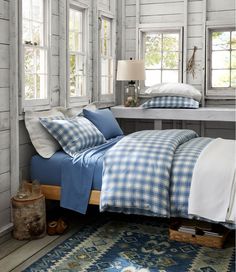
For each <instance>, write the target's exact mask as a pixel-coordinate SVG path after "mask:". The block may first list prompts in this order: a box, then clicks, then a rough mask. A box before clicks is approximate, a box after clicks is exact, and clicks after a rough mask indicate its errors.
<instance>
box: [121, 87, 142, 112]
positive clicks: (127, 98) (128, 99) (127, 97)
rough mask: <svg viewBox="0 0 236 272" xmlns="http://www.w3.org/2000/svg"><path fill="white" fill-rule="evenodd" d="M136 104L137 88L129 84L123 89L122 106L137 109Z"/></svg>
mask: <svg viewBox="0 0 236 272" xmlns="http://www.w3.org/2000/svg"><path fill="white" fill-rule="evenodd" d="M132 83H133V82H132ZM138 104H139V103H138V88H137V86H136V85H135V84H130V82H129V85H128V86H126V87H125V94H124V105H125V107H137V106H138Z"/></svg>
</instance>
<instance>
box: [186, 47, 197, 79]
mask: <svg viewBox="0 0 236 272" xmlns="http://www.w3.org/2000/svg"><path fill="white" fill-rule="evenodd" d="M196 51H197V46H194V47H193V54H192V56H191V58H190V59H189V60H188V63H187V69H186V71H187V73H190V74H191V75H192V76H193V78H194V76H195V53H196Z"/></svg>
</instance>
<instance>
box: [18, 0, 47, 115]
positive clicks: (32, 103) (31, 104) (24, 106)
mask: <svg viewBox="0 0 236 272" xmlns="http://www.w3.org/2000/svg"><path fill="white" fill-rule="evenodd" d="M22 1H23V0H21V1H19V11H18V12H19V75H20V76H19V86H20V94H21V105H20V107H19V108H20V113H22V112H24V111H26V110H42V109H49V108H50V101H51V35H50V33H51V0H47V1H46V5H44V16H45V17H44V31H45V39H46V41H47V98H46V99H32V100H25V91H24V61H23V46H24V45H23V42H22V19H23V18H22Z"/></svg>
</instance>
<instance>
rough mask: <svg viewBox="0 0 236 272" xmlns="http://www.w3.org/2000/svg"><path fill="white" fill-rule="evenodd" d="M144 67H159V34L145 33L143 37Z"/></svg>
mask: <svg viewBox="0 0 236 272" xmlns="http://www.w3.org/2000/svg"><path fill="white" fill-rule="evenodd" d="M145 67H146V68H154V69H157V68H161V35H160V34H147V35H146V39H145Z"/></svg>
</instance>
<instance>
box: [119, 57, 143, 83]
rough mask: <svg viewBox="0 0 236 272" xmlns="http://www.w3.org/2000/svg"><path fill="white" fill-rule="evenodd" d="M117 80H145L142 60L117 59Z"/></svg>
mask: <svg viewBox="0 0 236 272" xmlns="http://www.w3.org/2000/svg"><path fill="white" fill-rule="evenodd" d="M116 79H117V80H124V81H125V80H127V81H129V80H145V68H144V61H143V60H119V61H118V65H117V78H116Z"/></svg>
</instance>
